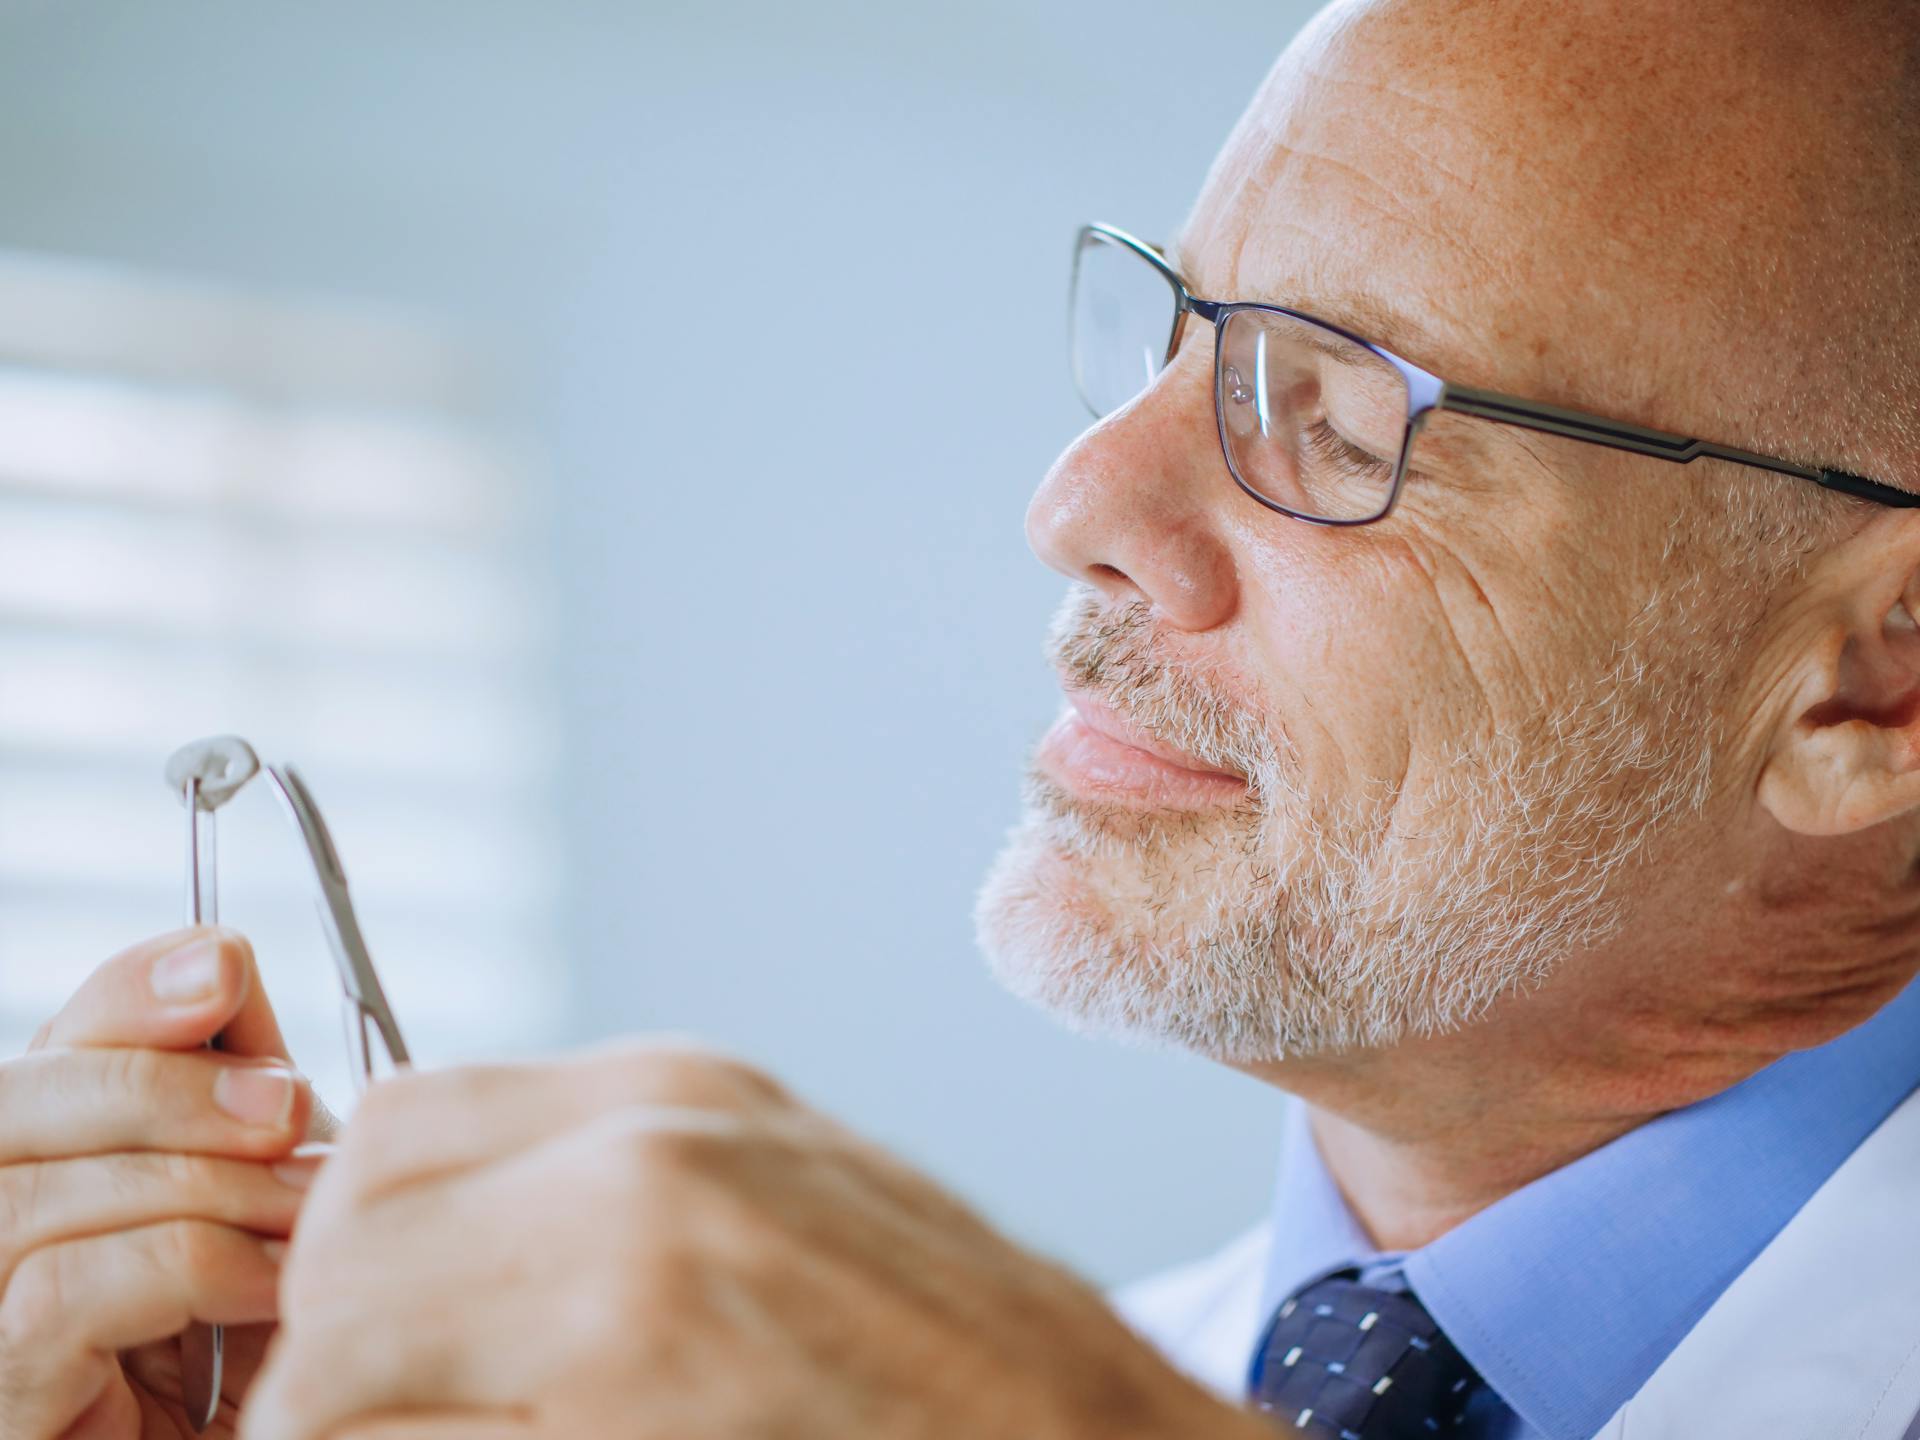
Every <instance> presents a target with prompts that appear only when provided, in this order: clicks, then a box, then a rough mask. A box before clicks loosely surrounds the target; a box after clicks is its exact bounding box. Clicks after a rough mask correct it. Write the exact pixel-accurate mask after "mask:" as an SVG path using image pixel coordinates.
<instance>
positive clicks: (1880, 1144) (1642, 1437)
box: [1117, 1092, 1920, 1440]
mask: <svg viewBox="0 0 1920 1440" xmlns="http://www.w3.org/2000/svg"><path fill="white" fill-rule="evenodd" d="M1266 1250H1267V1236H1266V1231H1265V1228H1264V1227H1262V1228H1261V1229H1260V1230H1256V1231H1253V1232H1251V1233H1250V1234H1247V1235H1244V1236H1242V1237H1241V1238H1240V1239H1239V1240H1237V1241H1235V1242H1234V1243H1233V1244H1232V1245H1230V1246H1228V1247H1227V1248H1226V1249H1225V1250H1223V1251H1221V1252H1220V1253H1219V1254H1218V1255H1216V1256H1214V1257H1212V1258H1211V1259H1209V1260H1204V1261H1202V1262H1200V1263H1199V1264H1198V1265H1191V1266H1187V1267H1185V1268H1184V1269H1181V1270H1177V1271H1174V1272H1171V1273H1170V1274H1167V1275H1162V1276H1158V1277H1155V1278H1154V1279H1151V1280H1148V1281H1146V1282H1144V1283H1142V1284H1140V1285H1136V1286H1134V1287H1132V1288H1131V1289H1129V1290H1126V1291H1123V1292H1122V1293H1121V1294H1120V1295H1119V1296H1118V1297H1117V1303H1118V1305H1119V1308H1120V1310H1121V1313H1122V1314H1124V1315H1126V1316H1127V1318H1128V1319H1129V1320H1130V1321H1131V1322H1132V1323H1133V1324H1134V1326H1135V1327H1136V1328H1137V1329H1139V1330H1140V1331H1141V1332H1142V1333H1143V1334H1144V1335H1146V1336H1147V1338H1148V1339H1150V1340H1152V1341H1153V1342H1154V1343H1155V1344H1157V1345H1158V1346H1159V1347H1160V1348H1161V1349H1162V1350H1163V1351H1164V1352H1165V1353H1166V1354H1167V1356H1168V1357H1169V1358H1170V1359H1172V1360H1173V1361H1174V1362H1175V1363H1176V1364H1178V1365H1180V1366H1181V1367H1182V1368H1183V1369H1185V1370H1187V1371H1188V1372H1190V1373H1191V1374H1193V1375H1194V1376H1195V1377H1196V1378H1197V1379H1199V1380H1201V1381H1202V1382H1203V1383H1205V1384H1208V1385H1210V1386H1212V1387H1213V1388H1214V1389H1216V1390H1218V1391H1219V1392H1220V1393H1222V1394H1225V1395H1230V1396H1235V1397H1238V1396H1239V1395H1240V1393H1241V1389H1242V1386H1243V1385H1244V1383H1245V1375H1246V1365H1247V1359H1248V1357H1249V1356H1250V1355H1251V1354H1252V1351H1253V1346H1254V1344H1255V1342H1256V1340H1257V1339H1258V1337H1259V1332H1260V1328H1261V1325H1262V1323H1263V1322H1264V1320H1265V1318H1266V1317H1265V1316H1264V1315H1262V1314H1261V1313H1260V1299H1261V1289H1262V1285H1263V1283H1264V1279H1265V1275H1264V1271H1265V1259H1266ZM1594 1440H1920V1092H1916V1094H1915V1095H1913V1096H1910V1097H1909V1098H1908V1099H1907V1100H1906V1101H1905V1102H1904V1103H1903V1104H1902V1105H1901V1106H1900V1107H1899V1109H1897V1110H1895V1111H1894V1112H1893V1114H1892V1115H1890V1116H1889V1117H1888V1118H1887V1119H1886V1120H1885V1121H1883V1122H1882V1123H1881V1125H1880V1127H1879V1128H1878V1129H1877V1130H1875V1131H1874V1132H1873V1134H1871V1135H1869V1136H1868V1137H1867V1138H1866V1140H1865V1141H1863V1142H1862V1143H1861V1145H1860V1148H1859V1149H1857V1150H1855V1151H1854V1152H1853V1154H1852V1155H1851V1156H1849V1157H1848V1159H1847V1161H1846V1163H1845V1164H1844V1165H1842V1166H1841V1167H1840V1168H1839V1169H1838V1170H1837V1171H1835V1172H1834V1173H1833V1175H1832V1176H1831V1177H1830V1178H1829V1179H1828V1180H1827V1183H1826V1184H1825V1185H1823V1186H1821V1187H1820V1189H1819V1190H1818V1191H1816V1192H1815V1194H1814V1196H1813V1198H1812V1199H1811V1200H1809V1201H1808V1202H1807V1203H1806V1205H1805V1207H1803V1208H1802V1209H1801V1211H1800V1213H1799V1214H1798V1215H1796V1216H1795V1217H1794V1218H1793V1220H1792V1221H1791V1222H1789V1223H1788V1225H1787V1227H1786V1229H1784V1230H1782V1231H1781V1232H1780V1234H1779V1235H1778V1236H1776V1237H1775V1238H1774V1240H1773V1243H1772V1244H1770V1245H1768V1246H1767V1248H1766V1249H1765V1250H1763V1251H1761V1253H1760V1255H1759V1257H1758V1258H1757V1259H1756V1260H1755V1261H1754V1262H1753V1263H1752V1264H1751V1265H1749V1266H1748V1267H1747V1269H1746V1270H1745V1271H1744V1272H1743V1273H1742V1274H1741V1275H1740V1276H1739V1278H1738V1279H1736V1280H1735V1281H1734V1282H1733V1284H1732V1285H1731V1286H1729V1287H1728V1288H1727V1291H1726V1293H1725V1294H1724V1295H1723V1296H1721V1298H1720V1300H1719V1302H1718V1303H1717V1304H1715V1305H1714V1307H1713V1308H1712V1309H1711V1310H1709V1311H1708V1312H1707V1314H1706V1315H1705V1316H1704V1317H1703V1318H1702V1319H1701V1321H1700V1323H1699V1324H1698V1325H1696V1326H1694V1328H1693V1329H1692V1330H1691V1331H1690V1332H1689V1333H1688V1335H1687V1336H1686V1338H1685V1339H1684V1340H1682V1341H1681V1342H1680V1344H1679V1345H1678V1346H1677V1347H1676V1348H1675V1350H1674V1352H1673V1353H1672V1354H1671V1355H1670V1356H1668V1357H1667V1360H1666V1363H1665V1364H1663V1365H1662V1366H1661V1367H1660V1368H1659V1370H1657V1371H1656V1372H1655V1373H1654V1375H1653V1378H1652V1379H1650V1380H1648V1381H1647V1383H1646V1384H1645V1385H1644V1386H1643V1387H1642V1388H1641V1390H1640V1393H1639V1394H1637V1395H1635V1396H1634V1397H1633V1398H1632V1399H1631V1400H1629V1401H1628V1402H1627V1403H1626V1404H1625V1405H1623V1406H1622V1407H1621V1408H1620V1410H1619V1412H1618V1413H1617V1414H1615V1415H1614V1417H1613V1418H1612V1419H1611V1420H1609V1421H1608V1422H1607V1424H1606V1425H1605V1426H1604V1427H1602V1429H1601V1431H1600V1433H1599V1434H1598V1435H1597V1436H1595V1437H1594Z"/></svg>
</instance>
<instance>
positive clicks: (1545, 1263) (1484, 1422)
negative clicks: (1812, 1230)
mask: <svg viewBox="0 0 1920 1440" xmlns="http://www.w3.org/2000/svg"><path fill="white" fill-rule="evenodd" d="M1916 1086H1920V981H1916V982H1914V983H1913V984H1911V985H1909V986H1908V987H1907V988H1906V990H1904V991H1902V992H1901V994H1900V995H1899V996H1898V997H1897V998H1896V999H1894V1000H1893V1001H1892V1002H1891V1003H1889V1004H1888V1005H1887V1006H1885V1007H1884V1008H1883V1009H1882V1010H1881V1011H1880V1012H1879V1013H1878V1014H1877V1015H1875V1016H1874V1017H1873V1018H1872V1019H1870V1020H1868V1021H1867V1022H1866V1023H1865V1024H1863V1025H1860V1026H1858V1027H1857V1028H1855V1029H1853V1030H1850V1031H1848V1032H1847V1033H1846V1034H1845V1035H1842V1036H1840V1037H1839V1038H1838V1039H1835V1040H1831V1041H1829V1042H1828V1043H1827V1044H1825V1045H1822V1046H1820V1047H1819V1048H1817V1049H1814V1050H1806V1051H1800V1052H1798V1053H1796V1054H1792V1055H1788V1056H1786V1057H1785V1058H1784V1059H1781V1060H1778V1061H1776V1062H1775V1063H1774V1064H1772V1065H1770V1066H1768V1067H1767V1068H1766V1069H1764V1070H1762V1071H1760V1072H1759V1073H1758V1074H1756V1075H1753V1076H1751V1077H1750V1078H1748V1079H1747V1080H1744V1081H1742V1082H1741V1083H1740V1084H1738V1085H1736V1086H1734V1087H1733V1088H1732V1089H1730V1090H1727V1091H1724V1092H1723V1093H1721V1094H1719V1095H1715V1096H1713V1097H1712V1098H1711V1099H1707V1100H1703V1101H1701V1102H1700V1103H1699V1104H1697V1105H1690V1106H1688V1107H1687V1108H1686V1109H1684V1110H1675V1111H1672V1112H1671V1113H1669V1114H1666V1115H1662V1116H1660V1117H1659V1118H1658V1119H1655V1120H1651V1121H1649V1122H1648V1123H1646V1124H1645V1125H1642V1126H1640V1127H1639V1128H1638V1129H1637V1130H1633V1131H1630V1132H1628V1133H1627V1134H1625V1135H1623V1136H1621V1137H1620V1138H1619V1139H1618V1140H1615V1141H1613V1142H1612V1143H1611V1144H1608V1145H1605V1146H1602V1147H1601V1148H1600V1149H1598V1150H1595V1151H1594V1152H1592V1153H1591V1154H1589V1155H1585V1156H1582V1157H1581V1158H1580V1159H1578V1160H1576V1161H1574V1162H1573V1163H1572V1164H1571V1165H1567V1166H1564V1167H1563V1168H1561V1169H1559V1170H1556V1171H1554V1172H1553V1173H1551V1174H1549V1175H1545V1176H1543V1177H1541V1178H1540V1179H1539V1180H1536V1181H1534V1182H1533V1183H1532V1184H1531V1185H1528V1186H1526V1187H1524V1188H1523V1189H1520V1190H1517V1191H1515V1192H1514V1193H1513V1194H1511V1195H1509V1196H1507V1197H1506V1198H1504V1199H1502V1200H1500V1201H1498V1202H1497V1203H1495V1204H1493V1205H1491V1206H1489V1207H1488V1208H1487V1209H1485V1210H1483V1211H1481V1212H1480V1213H1479V1214H1477V1215H1475V1216H1473V1217H1472V1218H1471V1219H1469V1220H1467V1221H1465V1222H1464V1223H1462V1224H1460V1225H1458V1226H1456V1227H1455V1228H1454V1229H1452V1230H1449V1231H1448V1232H1447V1233H1446V1234H1445V1235H1442V1236H1441V1237H1440V1238H1439V1239H1437V1240H1435V1241H1433V1242H1432V1243H1431V1244H1428V1245H1425V1246H1423V1247H1421V1248H1420V1249H1418V1250H1414V1251H1410V1252H1406V1253H1404V1254H1399V1253H1388V1252H1382V1251H1379V1250H1377V1249H1376V1248H1375V1247H1374V1246H1373V1245H1372V1244H1371V1243H1370V1242H1369V1241H1368V1239H1367V1237H1366V1234H1365V1232H1364V1231H1363V1230H1362V1229H1361V1228H1360V1225H1359V1222H1358V1221H1357V1220H1356V1219H1355V1218H1354V1215H1353V1212H1352V1211H1351V1210H1350V1209H1349V1208H1348V1207H1347V1204H1346V1201H1345V1200H1344V1199H1343V1198H1342V1197H1341V1195H1340V1192H1339V1189H1338V1188H1337V1187H1336V1186H1335V1184H1334V1182H1333V1179H1332V1177H1331V1176H1330V1175H1329V1174H1328V1173H1327V1170H1326V1167H1325V1166H1324V1165H1323V1164H1322V1163H1321V1160H1320V1155H1319V1151H1318V1149H1317V1148H1316V1146H1315V1145H1314V1141H1313V1135H1312V1132H1311V1130H1310V1129H1309V1128H1308V1126H1307V1122H1306V1112H1305V1107H1303V1106H1299V1105H1296V1106H1295V1107H1293V1113H1292V1116H1291V1117H1290V1120H1289V1124H1288V1131H1287V1139H1286V1145H1285V1153H1284V1156H1283V1161H1282V1165H1281V1172H1280V1183H1279V1188H1278V1192H1277V1194H1276V1197H1275V1201H1274V1225H1273V1248H1272V1251H1271V1254H1270V1260H1269V1264H1268V1270H1267V1277H1266V1297H1267V1301H1268V1305H1267V1309H1268V1311H1269V1312H1271V1310H1272V1309H1273V1308H1275V1307H1277V1306H1278V1305H1279V1303H1280V1301H1281V1300H1282V1299H1284V1298H1285V1297H1286V1296H1287V1295H1289V1294H1291V1293H1292V1292H1293V1291H1295V1290H1297V1289H1299V1288H1300V1287H1301V1286H1302V1285H1305V1284H1307V1283H1309V1282H1310V1281H1313V1280H1316V1279H1318V1278H1319V1277H1320V1276H1322V1275H1324V1274H1326V1273H1327V1272H1329V1271H1331V1270H1336V1269H1340V1268H1342V1267H1344V1266H1348V1265H1357V1266H1359V1267H1361V1270H1362V1277H1361V1278H1362V1279H1363V1280H1365V1281H1367V1282H1368V1283H1370V1284H1377V1285H1384V1286H1387V1287H1389V1288H1397V1287H1399V1286H1406V1287H1408V1288H1410V1289H1411V1290H1412V1291H1413V1292H1414V1294H1415V1295H1417V1296H1418V1297H1419V1298H1420V1300H1421V1302H1422V1303H1423V1304H1425V1305H1426V1307H1427V1309H1428V1311H1429V1312H1430V1313H1431V1314H1432V1315H1433V1318H1434V1319H1435V1320H1436V1321H1438V1322H1439V1324H1440V1326H1441V1328H1442V1329H1444V1330H1445V1331H1446V1332H1447V1334H1448V1335H1449V1336H1450V1337H1451V1338H1452V1340H1453V1342H1454V1344H1456V1345H1457V1346H1459V1347H1460V1351H1461V1353H1462V1354H1463V1355H1465V1356H1466V1357H1467V1359H1468V1360H1470V1361H1472V1362H1473V1365H1474V1367H1475V1368H1476V1369H1478V1370H1479V1372H1480V1373H1481V1375H1483V1376H1484V1377H1485V1378H1486V1380H1487V1383H1488V1386H1489V1387H1490V1390H1489V1391H1488V1392H1487V1393H1484V1394H1483V1395H1482V1396H1481V1397H1480V1399H1479V1401H1478V1402H1477V1403H1476V1404H1475V1406H1474V1407H1473V1408H1472V1410H1471V1411H1470V1412H1469V1417H1468V1427H1467V1431H1466V1433H1467V1435H1468V1436H1469V1437H1471V1440H1591V1437H1592V1436H1593V1435H1594V1434H1595V1433H1597V1432H1598V1431H1599V1429H1600V1427H1601V1426H1602V1425H1604V1424H1606V1422H1607V1421H1608V1420H1609V1419H1611V1418H1612V1416H1613V1413H1614V1411H1616V1410H1618V1409H1619V1408H1620V1406H1621V1405H1623V1404H1625V1403H1626V1402H1627V1401H1628V1400H1629V1399H1631V1398H1632V1397H1633V1395H1634V1394H1635V1392H1637V1391H1638V1390H1639V1389H1640V1387H1641V1386H1642V1385H1643V1384H1645V1383H1646V1381H1647V1379H1648V1378H1649V1377H1650V1376H1651V1375H1652V1374H1653V1372H1654V1371H1655V1370H1656V1369H1658V1368H1659V1366H1660V1364H1661V1362H1662V1361H1664V1360H1665V1359H1666V1358H1667V1356H1668V1354H1669V1353H1671V1352H1672V1350H1673V1348H1674V1347H1675V1346H1676V1345H1678V1344H1679V1343H1680V1340H1681V1339H1682V1337H1684V1336H1685V1335H1686V1333H1687V1332H1688V1331H1689V1330H1691V1329H1692V1328H1693V1326H1694V1325H1695V1323H1696V1322H1698V1321H1699V1319H1700V1317H1701V1316H1703V1315H1705V1314H1706V1312H1707V1310H1708V1309H1709V1307H1711V1306H1712V1304H1713V1303H1714V1301H1715V1300H1717V1299H1718V1298H1719V1297H1720V1294H1721V1292H1722V1291H1724V1290H1725V1289H1726V1288H1727V1286H1728V1285H1729V1284H1731V1283H1732V1281H1733V1279H1734V1277H1736V1276H1737V1275H1739V1273H1740V1272H1741V1271H1742V1270H1744V1269H1746V1267H1747V1265H1748V1264H1749V1263H1751V1261H1752V1260H1753V1258H1754V1257H1755V1256H1756V1255H1758V1254H1759V1253H1760V1251H1761V1250H1762V1249H1764V1248H1765V1247H1766V1245H1767V1243H1768V1242H1769V1241H1771V1240H1772V1239H1773V1237H1774V1236H1775V1235H1777V1234H1778V1233H1779V1232H1780V1231H1781V1229H1783V1228H1784V1227H1785V1225H1786V1223H1787V1222H1788V1221H1789V1220H1791V1219H1792V1218H1793V1217H1794V1215H1795V1213H1796V1212H1798V1211H1799V1209H1800V1207H1801V1206H1802V1205H1804V1204H1805V1203H1806V1202H1807V1200H1808V1199H1809V1198H1811V1197H1812V1195H1813V1192H1814V1191H1815V1190H1817V1189H1819V1188H1820V1186H1821V1184H1822V1183H1823V1182H1824V1181H1825V1180H1826V1179H1827V1177H1828V1176H1829V1175H1831V1174H1832V1173H1833V1172H1834V1171H1835V1170H1837V1169H1838V1168H1839V1167H1840V1164H1841V1162H1842V1161H1844V1160H1845V1159H1846V1158H1847V1157H1848V1156H1849V1155H1850V1154H1852V1153H1853V1151H1854V1149H1855V1147H1857V1146H1858V1145H1859V1144H1860V1142H1861V1141H1862V1140H1864V1139H1866V1137H1867V1136H1868V1135H1869V1134H1870V1133H1871V1132H1872V1131H1873V1129H1874V1128H1875V1127H1876V1126H1877V1125H1878V1124H1879V1123H1880V1122H1881V1121H1882V1120H1884V1119H1885V1118H1886V1117H1887V1116H1888V1115H1889V1114H1891V1113H1892V1111H1893V1109H1894V1107H1895V1106H1897V1105H1898V1104H1899V1103H1900V1102H1901V1101H1902V1100H1904V1099H1905V1098H1906V1097H1907V1095H1908V1094H1910V1093H1911V1092H1912V1091H1913V1090H1914V1088H1915V1087H1916Z"/></svg>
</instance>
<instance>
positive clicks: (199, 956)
mask: <svg viewBox="0 0 1920 1440" xmlns="http://www.w3.org/2000/svg"><path fill="white" fill-rule="evenodd" d="M147 979H148V983H149V984H151V985H152V986H153V993H154V994H155V995H156V996H157V997H158V998H159V999H161V1000H164V1001H166V1003H167V1004H169V1005H197V1004H198V1003H199V1002H200V1001H202V1000H207V999H211V998H212V996H213V994H214V992H215V991H217V990H219V988H220V947H219V946H218V945H216V944H214V943H213V942H212V941H211V940H206V939H198V940H189V941H188V942H187V943H186V944H184V945H182V946H179V947H178V948H177V949H173V950H169V951H168V952H167V953H166V954H164V955H162V956H161V957H160V958H159V959H158V960H156V961H154V962H153V970H152V971H151V972H150V973H149V975H148V977H147Z"/></svg>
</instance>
